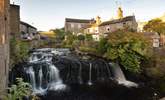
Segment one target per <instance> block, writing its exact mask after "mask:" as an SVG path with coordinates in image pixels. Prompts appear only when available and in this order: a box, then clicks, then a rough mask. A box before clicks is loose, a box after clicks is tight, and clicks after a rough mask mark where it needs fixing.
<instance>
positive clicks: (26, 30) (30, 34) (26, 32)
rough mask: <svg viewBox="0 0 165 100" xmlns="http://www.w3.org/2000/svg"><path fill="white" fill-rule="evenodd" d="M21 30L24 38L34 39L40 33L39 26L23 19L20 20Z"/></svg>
mask: <svg viewBox="0 0 165 100" xmlns="http://www.w3.org/2000/svg"><path fill="white" fill-rule="evenodd" d="M20 32H21V38H22V39H28V40H32V39H34V38H35V37H36V36H37V35H38V34H37V28H35V27H34V26H32V25H30V24H28V23H25V22H22V21H21V22H20Z"/></svg>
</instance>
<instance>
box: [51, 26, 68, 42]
mask: <svg viewBox="0 0 165 100" xmlns="http://www.w3.org/2000/svg"><path fill="white" fill-rule="evenodd" d="M53 32H54V33H55V36H56V40H57V41H58V42H61V41H62V40H64V37H65V30H64V28H61V29H55V30H53Z"/></svg>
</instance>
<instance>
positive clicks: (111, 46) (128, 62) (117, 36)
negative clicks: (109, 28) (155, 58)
mask: <svg viewBox="0 0 165 100" xmlns="http://www.w3.org/2000/svg"><path fill="white" fill-rule="evenodd" d="M99 44H100V52H101V53H104V52H105V51H106V48H107V51H106V52H105V53H104V56H105V57H107V58H108V59H110V60H114V61H118V62H119V63H120V64H121V65H123V67H124V68H125V69H126V70H128V71H131V72H135V73H136V72H140V64H141V61H142V60H146V59H148V57H149V56H150V49H151V48H150V47H151V44H150V41H149V40H148V39H147V38H145V37H144V36H143V34H141V33H132V32H124V31H117V32H114V33H110V34H109V36H108V43H106V41H105V40H104V41H103V40H101V41H100V43H99Z"/></svg>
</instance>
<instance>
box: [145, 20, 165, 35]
mask: <svg viewBox="0 0 165 100" xmlns="http://www.w3.org/2000/svg"><path fill="white" fill-rule="evenodd" d="M143 29H144V30H145V31H153V32H158V33H159V34H165V22H163V21H162V20H161V19H152V20H150V21H148V23H147V24H146V25H145V26H144V28H143Z"/></svg>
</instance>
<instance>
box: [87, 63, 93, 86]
mask: <svg viewBox="0 0 165 100" xmlns="http://www.w3.org/2000/svg"><path fill="white" fill-rule="evenodd" d="M89 67H90V68H89V81H88V85H92V63H90V64H89Z"/></svg>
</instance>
